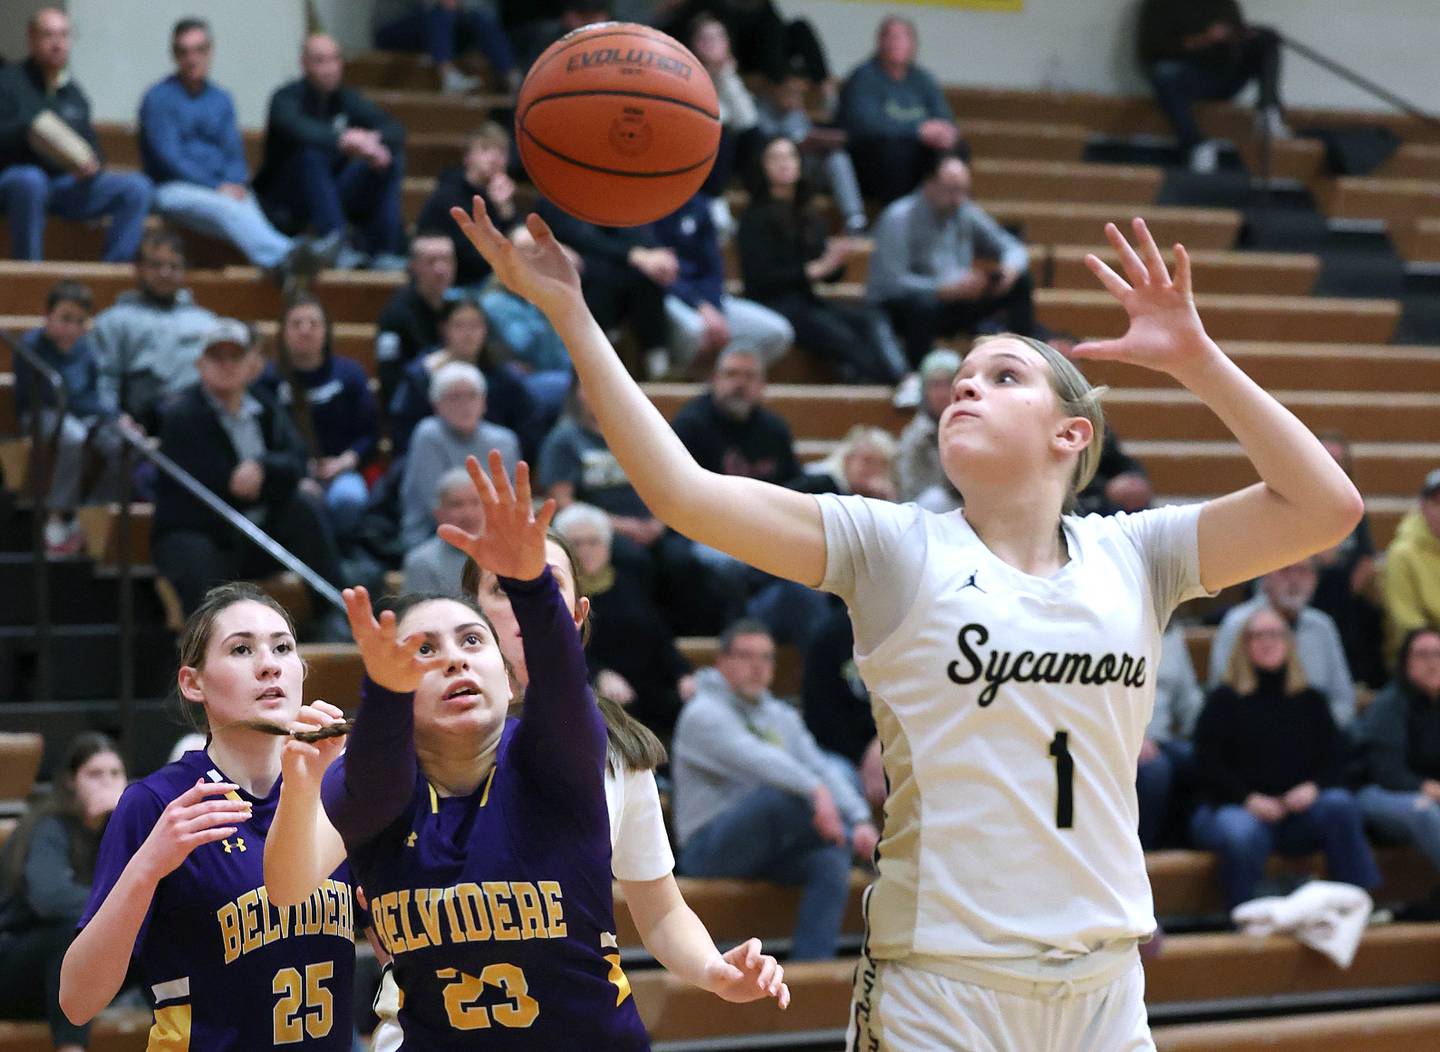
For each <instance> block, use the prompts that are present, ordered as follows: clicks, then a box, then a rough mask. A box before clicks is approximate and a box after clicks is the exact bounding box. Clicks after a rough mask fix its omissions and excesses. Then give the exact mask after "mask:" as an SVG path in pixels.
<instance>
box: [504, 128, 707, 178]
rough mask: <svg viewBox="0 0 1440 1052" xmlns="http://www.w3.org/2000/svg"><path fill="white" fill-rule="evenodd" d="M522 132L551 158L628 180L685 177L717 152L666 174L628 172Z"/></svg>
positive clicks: (532, 134)
mask: <svg viewBox="0 0 1440 1052" xmlns="http://www.w3.org/2000/svg"><path fill="white" fill-rule="evenodd" d="M520 130H521V131H522V132H524V133H525V138H526V140H528V141H529V142H532V143H534V144H535V146H536V147H538V148H539V149H541V150H544V151H545V152H546V153H548V154H549V155H550V156H551V157H554V158H556V159H558V160H561V161H564V162H565V163H566V164H573V165H574V166H575V167H576V168H583V169H584V170H585V171H587V172H597V173H599V174H600V175H618V176H623V177H625V178H627V179H668V178H670V177H671V176H676V175H684V174H685V173H686V172H693V171H694V170H695V169H696V168H699V167H701V166H702V165H706V164H709V163H710V162H711V161H713V160H714V158H715V151H714V150H711V151H710V152H709V153H708V154H706V155H705V156H704V157H702V158H701V159H700V160H698V161H696V162H695V163H694V164H687V165H686V166H685V167H683V168H671V169H669V170H668V171H664V172H627V171H625V170H624V169H621V168H602V167H600V166H599V165H598V164H590V163H589V162H588V161H580V160H576V159H575V158H574V157H569V156H567V155H565V154H563V153H561V152H560V151H559V150H557V149H555V148H554V147H553V146H546V145H545V144H544V143H543V142H541V141H540V140H539V139H537V138H536V137H535V135H534V133H532V132H531V131H530V129H529V128H523V127H522V128H521V129H520ZM521 159H522V160H523V159H524V158H523V157H522V158H521ZM527 170H528V169H527ZM531 178H532V179H533V178H534V173H531Z"/></svg>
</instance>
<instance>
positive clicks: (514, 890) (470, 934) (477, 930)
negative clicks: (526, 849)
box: [370, 880, 566, 956]
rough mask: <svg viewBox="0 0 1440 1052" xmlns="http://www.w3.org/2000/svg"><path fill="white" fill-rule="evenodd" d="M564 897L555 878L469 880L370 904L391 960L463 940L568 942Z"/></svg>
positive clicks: (406, 891)
mask: <svg viewBox="0 0 1440 1052" xmlns="http://www.w3.org/2000/svg"><path fill="white" fill-rule="evenodd" d="M563 898H564V895H563V893H562V892H561V890H560V882H559V881H555V880H539V881H535V882H533V883H532V882H531V881H528V880H486V881H482V882H480V883H478V884H477V883H475V882H473V881H467V882H465V883H463V884H456V885H453V886H452V887H448V888H406V889H404V890H402V891H387V892H385V893H384V894H383V895H378V896H376V898H375V900H374V901H373V902H372V903H371V904H370V909H371V916H372V917H373V918H374V921H375V931H376V932H377V933H378V934H379V936H380V942H381V945H383V946H384V947H385V949H387V950H388V951H390V954H391V956H399V955H400V954H402V953H407V952H409V951H411V950H423V949H424V948H425V947H427V946H443V945H445V944H447V943H461V942H488V941H491V940H494V941H496V942H514V941H517V940H520V939H563V938H564V937H565V935H566V927H565V908H564V903H563V901H562V900H563Z"/></svg>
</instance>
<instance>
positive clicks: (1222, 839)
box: [1190, 607, 1380, 908]
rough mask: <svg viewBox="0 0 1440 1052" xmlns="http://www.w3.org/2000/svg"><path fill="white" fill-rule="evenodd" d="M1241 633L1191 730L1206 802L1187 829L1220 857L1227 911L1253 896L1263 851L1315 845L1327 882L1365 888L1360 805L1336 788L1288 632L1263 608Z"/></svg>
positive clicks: (1336, 750)
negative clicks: (1322, 855) (1220, 679)
mask: <svg viewBox="0 0 1440 1052" xmlns="http://www.w3.org/2000/svg"><path fill="white" fill-rule="evenodd" d="M1242 631H1243V639H1241V640H1240V642H1239V644H1238V645H1237V646H1236V647H1235V649H1234V651H1233V652H1232V653H1231V655H1230V656H1229V658H1228V662H1227V665H1226V671H1225V677H1224V681H1223V682H1222V683H1221V684H1220V685H1219V686H1217V687H1215V688H1214V689H1213V690H1211V692H1210V695H1209V697H1208V698H1206V701H1205V708H1204V710H1203V711H1202V712H1201V713H1200V719H1199V721H1198V723H1197V724H1196V727H1195V766H1196V773H1197V776H1198V778H1199V780H1200V784H1201V787H1202V791H1203V793H1204V796H1205V801H1206V802H1205V803H1203V804H1201V806H1200V807H1199V808H1197V809H1196V811H1195V814H1194V816H1193V817H1192V819H1191V822H1190V833H1191V836H1192V837H1193V838H1194V841H1195V843H1196V844H1197V845H1198V846H1200V847H1202V848H1204V849H1206V850H1210V851H1214V852H1216V853H1217V854H1218V855H1219V857H1220V882H1221V884H1222V886H1223V887H1224V889H1225V902H1226V905H1227V906H1229V907H1231V908H1233V907H1235V906H1238V905H1239V904H1240V903H1242V902H1247V901H1249V900H1250V899H1251V898H1253V897H1254V895H1255V886H1256V884H1257V883H1258V882H1259V880H1260V877H1261V875H1262V874H1263V873H1264V870H1265V861H1266V859H1268V858H1269V857H1270V854H1271V852H1272V851H1280V852H1281V853H1283V854H1287V855H1308V854H1309V853H1311V852H1312V851H1316V850H1320V849H1322V848H1323V849H1324V851H1325V865H1326V870H1327V872H1328V873H1329V875H1330V879H1331V880H1337V881H1342V882H1344V883H1347V884H1354V885H1356V886H1358V887H1362V888H1366V889H1370V888H1374V887H1375V886H1376V885H1378V884H1379V883H1380V871H1379V869H1378V868H1377V867H1376V865H1375V857H1374V855H1373V854H1372V853H1371V850H1370V845H1369V843H1367V842H1366V840H1365V830H1364V820H1363V818H1362V817H1361V814H1360V807H1359V805H1358V804H1357V803H1356V802H1355V798H1354V797H1353V796H1352V795H1351V794H1350V792H1349V791H1348V790H1346V789H1343V788H1341V787H1340V777H1341V774H1342V761H1343V751H1342V737H1341V735H1340V733H1339V731H1338V730H1337V728H1336V726H1335V722H1334V720H1332V719H1331V716H1330V705H1328V704H1327V703H1326V699H1325V697H1324V695H1322V694H1321V693H1320V692H1319V691H1317V690H1315V689H1314V688H1313V687H1311V686H1310V683H1309V681H1308V680H1307V678H1306V667H1305V662H1304V659H1303V657H1302V656H1301V655H1300V654H1299V653H1298V651H1297V648H1296V645H1295V637H1294V636H1293V635H1292V634H1291V631H1290V626H1289V625H1287V624H1286V623H1285V619H1284V618H1283V617H1281V616H1280V615H1279V614H1278V613H1276V612H1275V611H1274V610H1271V609H1270V608H1269V607H1262V608H1260V609H1257V610H1254V611H1252V612H1251V613H1250V615H1249V617H1247V618H1246V619H1245V621H1244V623H1243V626H1242Z"/></svg>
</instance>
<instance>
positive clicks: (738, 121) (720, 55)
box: [689, 14, 759, 207]
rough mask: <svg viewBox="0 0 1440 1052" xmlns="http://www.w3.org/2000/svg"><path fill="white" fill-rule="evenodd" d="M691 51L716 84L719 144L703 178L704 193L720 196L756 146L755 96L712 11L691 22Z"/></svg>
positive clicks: (728, 38)
mask: <svg viewBox="0 0 1440 1052" xmlns="http://www.w3.org/2000/svg"><path fill="white" fill-rule="evenodd" d="M689 44H690V50H691V51H692V52H693V53H694V55H695V57H696V58H698V59H699V60H700V64H701V65H702V66H703V67H704V68H705V72H706V73H708V74H710V80H711V82H712V83H713V84H714V85H715V96H716V99H717V100H718V101H719V103H720V144H719V145H718V146H717V147H716V148H715V163H714V164H713V165H712V166H711V168H710V174H709V175H708V176H706V178H705V185H704V187H703V188H702V189H703V192H704V193H705V194H707V195H709V196H710V197H711V198H713V199H721V201H722V205H721V207H724V205H723V197H722V195H723V194H724V193H725V188H726V187H727V186H728V185H730V177H731V176H732V175H734V174H735V171H736V169H737V168H743V167H744V166H745V164H746V163H747V160H748V158H749V156H750V154H751V152H752V151H753V150H754V147H755V134H756V132H755V125H756V122H757V121H758V120H759V112H758V111H757V109H756V107H755V96H753V95H751V94H750V89H749V88H747V87H746V86H745V82H744V81H743V80H741V79H740V71H739V68H738V66H737V64H736V62H735V56H734V55H733V54H731V53H730V34H729V32H727V31H726V29H725V24H724V23H723V22H721V21H720V20H719V19H718V18H716V17H715V16H714V15H711V14H700V15H697V16H696V17H695V19H694V21H693V22H691V23H690V33H689Z"/></svg>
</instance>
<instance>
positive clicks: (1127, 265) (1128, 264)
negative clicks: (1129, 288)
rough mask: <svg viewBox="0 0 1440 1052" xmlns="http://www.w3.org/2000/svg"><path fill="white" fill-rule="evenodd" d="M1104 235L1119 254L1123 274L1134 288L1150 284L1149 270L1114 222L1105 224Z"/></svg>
mask: <svg viewBox="0 0 1440 1052" xmlns="http://www.w3.org/2000/svg"><path fill="white" fill-rule="evenodd" d="M1105 237H1106V239H1107V240H1108V241H1109V242H1110V247H1111V248H1113V249H1114V250H1115V251H1116V252H1117V253H1118V254H1119V256H1120V266H1121V267H1122V268H1124V271H1125V276H1126V277H1127V278H1129V279H1130V284H1131V285H1133V286H1135V287H1136V288H1140V287H1141V286H1144V285H1148V284H1150V272H1149V271H1148V270H1146V269H1145V264H1144V263H1142V262H1141V261H1140V257H1139V256H1138V255H1136V254H1135V250H1134V249H1133V248H1131V247H1130V242H1129V241H1127V240H1125V235H1124V234H1122V233H1121V232H1120V228H1119V227H1118V226H1116V225H1115V224H1114V223H1106V224H1105Z"/></svg>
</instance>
